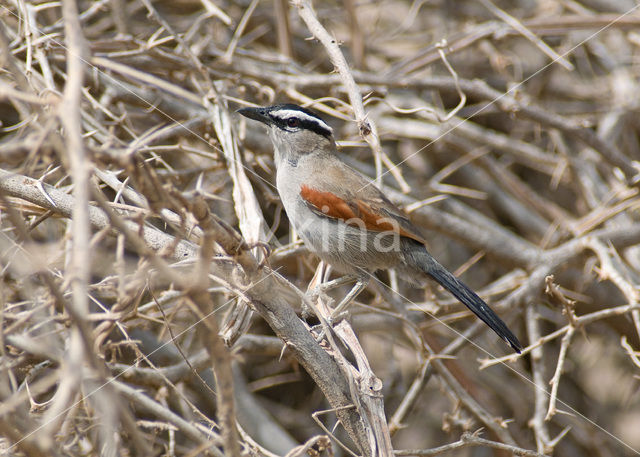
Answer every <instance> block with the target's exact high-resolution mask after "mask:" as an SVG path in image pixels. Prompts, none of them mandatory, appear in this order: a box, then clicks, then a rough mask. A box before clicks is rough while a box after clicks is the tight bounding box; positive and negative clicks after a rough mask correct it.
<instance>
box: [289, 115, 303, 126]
mask: <svg viewBox="0 0 640 457" xmlns="http://www.w3.org/2000/svg"><path fill="white" fill-rule="evenodd" d="M299 123H300V121H299V120H298V119H297V118H295V117H290V118H289V119H287V125H288V126H289V127H297V126H298V125H299Z"/></svg>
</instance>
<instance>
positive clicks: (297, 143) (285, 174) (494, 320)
mask: <svg viewBox="0 0 640 457" xmlns="http://www.w3.org/2000/svg"><path fill="white" fill-rule="evenodd" d="M237 112H238V113H239V114H241V115H242V116H244V117H246V118H249V119H252V120H255V121H258V122H261V123H262V124H264V125H265V126H267V130H268V134H269V137H270V139H271V142H272V143H273V148H274V163H275V166H276V187H277V189H278V193H279V195H280V199H281V201H282V205H283V206H284V209H285V212H286V213H287V217H288V218H289V221H290V222H291V223H292V224H293V226H294V227H295V229H296V232H297V233H298V234H299V236H300V237H301V238H302V240H303V241H304V242H305V244H306V246H307V247H308V248H309V250H310V251H312V252H314V253H315V254H316V255H317V256H318V257H320V259H321V260H323V261H325V262H326V263H328V264H330V265H331V266H332V267H333V268H335V269H336V270H338V271H340V272H341V273H344V274H345V276H344V277H343V278H345V279H344V280H345V281H348V280H352V281H355V282H356V283H355V285H354V286H353V288H352V289H351V290H350V292H349V293H348V294H347V295H346V296H345V297H344V299H343V300H342V301H341V302H340V304H339V305H338V306H336V308H335V309H336V310H338V309H341V308H343V307H344V306H345V305H347V304H348V303H349V302H350V301H352V300H353V299H354V298H355V297H356V296H357V295H358V294H359V293H360V292H361V291H362V290H363V289H364V288H365V287H366V285H367V283H368V279H369V278H370V277H371V275H372V274H373V273H374V272H375V271H377V270H384V269H390V268H395V269H396V271H398V272H399V274H400V275H401V277H403V278H407V279H409V280H410V281H411V282H415V283H417V284H421V283H422V282H423V279H425V278H430V279H432V280H435V281H436V282H437V283H438V284H440V285H441V286H442V287H444V288H445V289H446V290H447V291H449V292H450V293H451V294H452V295H453V296H454V297H455V298H457V299H458V300H459V301H460V302H461V303H463V304H464V305H466V306H467V307H468V308H469V309H470V310H471V311H472V312H473V313H474V314H475V315H476V316H477V317H478V318H480V319H481V320H482V321H483V322H484V323H485V324H487V325H488V326H489V327H490V328H491V329H492V330H493V331H494V332H495V333H496V334H497V335H498V336H499V337H500V338H502V339H503V340H504V341H505V342H506V343H507V344H508V345H510V346H511V348H512V349H513V350H514V351H516V352H518V353H520V352H521V351H522V345H521V344H520V342H519V341H518V338H517V337H516V336H515V335H514V334H513V333H512V332H511V330H509V328H508V327H507V325H506V324H505V323H504V322H503V321H502V320H501V319H500V318H499V317H498V315H497V314H496V313H495V312H494V311H493V310H492V309H491V308H490V307H489V305H487V304H486V303H485V301H484V300H482V299H481V298H480V297H479V296H478V295H477V294H476V293H475V292H474V291H473V290H471V289H470V288H469V287H468V286H466V285H465V284H464V283H463V282H462V281H460V280H459V279H458V278H457V277H456V276H455V275H453V274H452V273H451V272H449V271H448V270H447V269H446V268H445V267H443V266H442V265H441V264H440V263H438V261H437V260H436V259H435V258H434V257H433V256H432V255H431V254H430V253H429V252H428V251H427V248H426V240H425V238H424V236H423V235H422V233H421V232H420V229H419V228H418V227H416V226H415V225H414V224H413V223H412V222H411V221H410V220H409V218H408V217H407V215H406V213H404V212H403V211H402V210H400V209H399V208H398V207H397V206H396V205H394V204H393V203H392V202H391V201H390V200H389V199H388V198H387V197H386V196H385V194H384V193H383V192H382V191H381V190H380V189H378V188H377V187H376V186H375V185H374V184H372V182H371V180H370V179H368V178H366V177H365V176H364V175H362V174H360V173H359V172H358V171H356V170H354V169H353V168H351V167H350V166H348V165H347V164H346V163H344V162H343V161H342V160H341V159H340V158H339V157H338V155H337V147H336V143H335V140H334V136H333V129H332V128H331V127H330V126H329V125H328V124H327V123H326V122H325V121H324V120H323V119H322V118H321V117H320V116H319V115H318V114H317V113H316V112H315V111H313V110H311V109H308V108H303V107H301V106H298V105H295V104H291V103H285V104H277V105H273V106H266V107H246V108H241V109H239V110H238V111H237Z"/></svg>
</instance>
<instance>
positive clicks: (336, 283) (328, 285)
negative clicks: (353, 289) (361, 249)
mask: <svg viewBox="0 0 640 457" xmlns="http://www.w3.org/2000/svg"><path fill="white" fill-rule="evenodd" d="M358 279H359V277H358V276H356V275H344V276H341V277H339V278H336V279H332V280H331V281H327V282H325V283H322V284H320V285H318V286H317V287H316V288H315V290H314V291H318V292H326V291H328V290H331V289H335V288H336V287H340V286H341V285H343V284H347V283H348V282H353V281H356V282H357V281H358Z"/></svg>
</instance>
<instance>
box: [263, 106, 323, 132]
mask: <svg viewBox="0 0 640 457" xmlns="http://www.w3.org/2000/svg"><path fill="white" fill-rule="evenodd" d="M271 115H272V116H274V117H277V118H278V119H283V120H284V119H288V118H290V117H297V118H299V119H301V120H305V121H313V122H315V123H316V124H318V125H319V126H320V127H322V128H325V129H327V130H328V131H329V132H331V133H333V129H332V128H331V127H329V126H328V125H327V124H326V123H325V122H324V121H323V120H322V119H319V118H317V117H315V116H310V115H308V114H307V113H304V112H302V111H298V110H293V109H279V110H277V111H271Z"/></svg>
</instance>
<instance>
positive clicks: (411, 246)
mask: <svg viewBox="0 0 640 457" xmlns="http://www.w3.org/2000/svg"><path fill="white" fill-rule="evenodd" d="M404 247H405V253H406V255H405V261H406V262H407V264H408V265H409V266H411V267H414V268H417V269H419V270H420V271H422V272H424V273H425V274H427V275H428V276H429V277H431V278H432V279H433V280H435V281H436V282H437V283H438V284H440V285H441V286H442V287H444V288H445V289H447V290H448V291H449V292H451V293H452V294H453V296H454V297H456V298H457V299H458V300H460V302H462V303H463V304H464V305H466V307H467V308H469V309H470V310H471V311H473V313H474V314H475V315H476V316H478V317H479V318H480V319H481V320H482V322H484V323H485V324H487V325H488V326H489V327H490V328H491V330H493V331H494V332H496V334H497V335H498V336H499V337H500V338H502V339H503V340H505V341H506V342H507V343H508V344H509V346H511V347H512V348H513V350H514V351H516V352H517V353H520V352H521V351H522V345H521V344H520V341H518V338H516V336H515V335H514V334H513V333H512V332H511V330H509V328H508V327H507V324H505V323H504V322H503V321H502V319H500V318H499V317H498V315H497V314H496V313H494V312H493V310H492V309H491V308H489V305H487V304H486V303H485V302H484V300H482V298H480V297H478V295H477V294H476V293H475V292H474V291H473V290H471V289H470V288H469V287H467V286H466V285H465V284H464V283H463V282H461V281H460V280H459V279H458V278H456V277H455V276H454V275H453V274H451V273H450V272H449V271H448V270H447V269H446V268H445V267H443V266H442V265H440V264H439V263H438V262H437V261H436V259H434V258H433V257H432V256H431V254H429V253H428V252H427V250H426V249H425V247H424V246H423V245H422V244H419V243H417V242H415V241H413V240H407V242H406V244H405V246H404Z"/></svg>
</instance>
